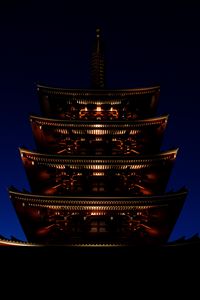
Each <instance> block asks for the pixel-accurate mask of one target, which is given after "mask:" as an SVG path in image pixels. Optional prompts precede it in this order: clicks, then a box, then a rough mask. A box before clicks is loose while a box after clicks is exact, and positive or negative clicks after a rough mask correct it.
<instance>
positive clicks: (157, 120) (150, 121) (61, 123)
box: [30, 115, 169, 128]
mask: <svg viewBox="0 0 200 300" xmlns="http://www.w3.org/2000/svg"><path fill="white" fill-rule="evenodd" d="M168 117H169V115H164V116H159V117H154V118H146V119H136V120H133V121H130V120H128V121H127V120H121V121H118V120H114V121H98V120H97V121H95V124H94V121H87V120H63V119H54V118H53V119H52V118H45V117H40V116H35V115H31V116H30V121H31V122H32V121H33V122H36V123H37V124H38V125H41V126H43V125H47V126H56V127H62V128H63V127H79V128H80V127H82V128H84V127H88V126H91V127H94V128H97V127H98V126H99V125H100V127H107V126H109V128H118V127H119V126H123V127H127V128H128V127H143V126H149V125H160V124H163V123H167V121H168Z"/></svg>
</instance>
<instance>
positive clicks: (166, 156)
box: [19, 148, 178, 167]
mask: <svg viewBox="0 0 200 300" xmlns="http://www.w3.org/2000/svg"><path fill="white" fill-rule="evenodd" d="M19 150H20V154H21V157H22V158H23V157H26V158H27V159H30V160H32V161H34V162H38V163H42V164H58V165H63V166H64V167H65V165H68V166H69V165H74V164H79V165H82V164H83V165H85V164H87V165H90V164H92V165H109V164H110V165H111V164H112V165H114V164H116V165H134V164H136V165H144V164H149V163H154V162H159V161H167V160H175V159H176V155H177V152H178V148H177V149H173V150H170V151H165V152H161V153H158V154H152V155H151V156H147V155H144V156H142V155H140V156H136V157H125V156H123V157H121V156H115V157H114V156H101V157H99V158H98V157H97V156H84V157H83V156H70V157H69V156H62V155H56V154H46V153H38V152H34V151H29V150H26V149H22V148H20V149H19Z"/></svg>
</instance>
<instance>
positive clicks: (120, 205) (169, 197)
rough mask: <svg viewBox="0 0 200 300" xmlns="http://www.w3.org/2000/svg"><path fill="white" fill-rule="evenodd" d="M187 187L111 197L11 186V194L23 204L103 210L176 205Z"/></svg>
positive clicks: (185, 192)
mask: <svg viewBox="0 0 200 300" xmlns="http://www.w3.org/2000/svg"><path fill="white" fill-rule="evenodd" d="M187 193H188V192H187V189H185V188H182V189H181V190H179V191H178V192H168V193H164V194H160V195H142V196H138V195H136V196H129V197H127V196H125V197H123V196H122V197H113V196H111V197H109V196H65V195H63V196H55V195H54V196H49V195H40V194H32V193H29V192H19V191H18V190H16V189H13V188H10V189H9V195H10V198H11V199H12V201H17V202H22V203H23V205H26V204H27V205H29V206H38V207H51V208H61V209H64V210H71V209H73V210H74V209H79V210H80V209H81V210H84V209H86V210H87V209H88V208H90V209H92V207H94V208H95V210H96V209H97V207H99V208H100V209H101V210H102V209H105V210H120V211H121V210H125V211H126V210H127V209H131V208H133V209H134V207H137V208H140V209H142V208H144V209H146V208H148V207H154V206H156V207H157V206H166V205H169V204H170V203H171V205H175V203H177V201H178V202H179V201H180V202H181V203H182V202H183V201H184V200H185V198H186V196H187Z"/></svg>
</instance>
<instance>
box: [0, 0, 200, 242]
mask: <svg viewBox="0 0 200 300" xmlns="http://www.w3.org/2000/svg"><path fill="white" fill-rule="evenodd" d="M53 2H54V4H51V3H49V2H48V1H37V0H35V1H27V3H26V4H24V3H19V1H13V2H9V1H8V2H7V4H6V5H1V10H0V39H1V46H0V61H1V64H0V100H1V102H0V107H1V117H0V135H1V148H0V149H1V155H0V166H1V169H0V179H1V180H0V234H2V235H4V236H6V237H8V238H9V237H10V236H15V237H17V238H19V239H25V236H24V234H23V231H22V229H21V226H20V224H19V222H18V219H17V216H16V214H15V211H14V209H13V207H12V204H11V202H10V200H9V197H8V192H7V189H8V187H9V186H11V185H14V186H15V187H16V188H18V189H19V190H22V189H23V188H26V189H28V190H29V185H28V181H27V178H26V175H25V172H24V169H23V166H22V163H21V160H20V156H19V151H18V148H19V147H21V146H26V147H28V148H30V149H34V148H35V144H34V140H33V137H32V132H31V127H30V124H29V115H30V114H33V113H34V114H40V110H39V101H38V98H37V93H36V84H37V83H40V84H46V85H51V86H56V87H66V88H88V87H90V81H89V63H88V62H89V58H90V51H91V46H92V41H93V39H94V37H95V29H96V27H97V26H100V27H101V28H102V30H103V36H104V40H105V44H106V59H107V83H108V87H109V88H133V87H138V86H150V85H155V84H160V86H161V95H160V102H159V108H158V113H157V114H158V115H160V114H165V113H167V114H169V115H170V117H169V123H168V127H167V130H166V132H165V138H164V141H163V147H162V149H166V150H167V149H169V148H174V147H175V148H176V147H179V152H178V156H177V160H176V163H175V166H174V169H173V171H172V174H171V177H170V181H169V183H168V188H167V190H171V189H173V190H174V191H176V190H178V189H179V188H181V187H183V186H186V187H187V188H188V190H189V194H188V197H187V200H186V202H185V205H184V207H183V210H182V212H181V215H180V218H179V219H178V221H177V224H176V226H175V228H174V231H173V233H172V235H171V240H173V239H176V238H179V237H182V236H186V237H191V236H192V235H194V234H196V233H199V232H200V201H199V185H200V180H199V178H200V176H199V170H200V156H199V153H200V142H199V129H200V125H199V116H200V96H199V87H200V83H199V81H200V75H199V74H200V72H199V70H200V24H199V23H200V10H199V9H198V7H197V4H192V3H191V1H188V3H190V4H189V5H186V4H183V3H182V1H171V4H170V2H169V1H166V4H165V1H160V3H155V2H154V1H130V2H131V4H130V2H129V1H127V2H128V3H129V4H128V3H126V1H120V4H117V3H115V2H113V5H112V3H111V2H109V1H107V4H108V3H109V6H110V7H107V6H106V4H105V3H104V2H96V1H93V5H91V4H89V3H87V2H85V1H82V2H81V4H78V3H75V4H73V3H71V4H70V2H69V1H60V0H57V1H53ZM71 2H73V1H71ZM116 2H117V1H116ZM138 2H139V3H138ZM146 2H147V3H148V4H147V3H146ZM195 2H197V1H195Z"/></svg>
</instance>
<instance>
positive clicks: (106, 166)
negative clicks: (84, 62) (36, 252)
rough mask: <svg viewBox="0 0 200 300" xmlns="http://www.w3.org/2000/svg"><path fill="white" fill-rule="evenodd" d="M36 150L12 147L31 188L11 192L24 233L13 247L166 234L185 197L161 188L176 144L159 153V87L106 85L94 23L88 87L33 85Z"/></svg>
mask: <svg viewBox="0 0 200 300" xmlns="http://www.w3.org/2000/svg"><path fill="white" fill-rule="evenodd" d="M37 93H38V98H39V103H40V108H41V115H40V116H37V115H31V116H30V124H31V128H32V133H33V137H34V140H35V145H36V150H35V151H32V150H30V149H25V148H20V155H21V160H22V163H23V166H24V168H25V171H26V175H27V179H28V182H29V185H30V190H31V191H30V192H28V191H23V192H21V191H18V190H17V189H15V188H14V187H11V188H10V189H9V196H10V199H11V201H12V203H13V206H14V208H15V211H16V214H17V216H18V218H19V221H20V223H21V226H22V228H23V230H24V233H25V235H26V237H27V242H24V243H23V242H20V241H3V240H1V244H3V243H4V244H10V245H12V244H15V245H18V244H19V245H21V244H26V245H62V246H78V247H79V246H80V247H81V246H85V245H87V246H96V245H97V246H111V247H112V246H133V245H163V244H166V243H167V242H168V240H169V237H170V234H171V232H172V230H173V228H174V225H175V223H176V221H177V218H178V216H179V214H180V212H181V209H182V207H183V204H184V201H185V199H186V196H187V190H186V189H180V190H178V191H177V192H167V191H166V188H167V184H168V180H169V177H170V174H171V172H172V169H173V166H174V163H175V160H176V156H177V151H178V149H170V150H167V151H161V150H160V147H161V145H162V140H163V136H164V132H165V129H166V126H167V122H168V115H161V116H157V115H156V111H157V106H158V101H159V96H160V86H151V87H144V88H132V89H108V88H106V86H105V61H104V48H103V41H102V37H101V32H100V30H99V29H97V30H96V40H95V47H94V49H93V52H92V58H91V89H67V88H57V87H49V86H43V85H38V86H37Z"/></svg>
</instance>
